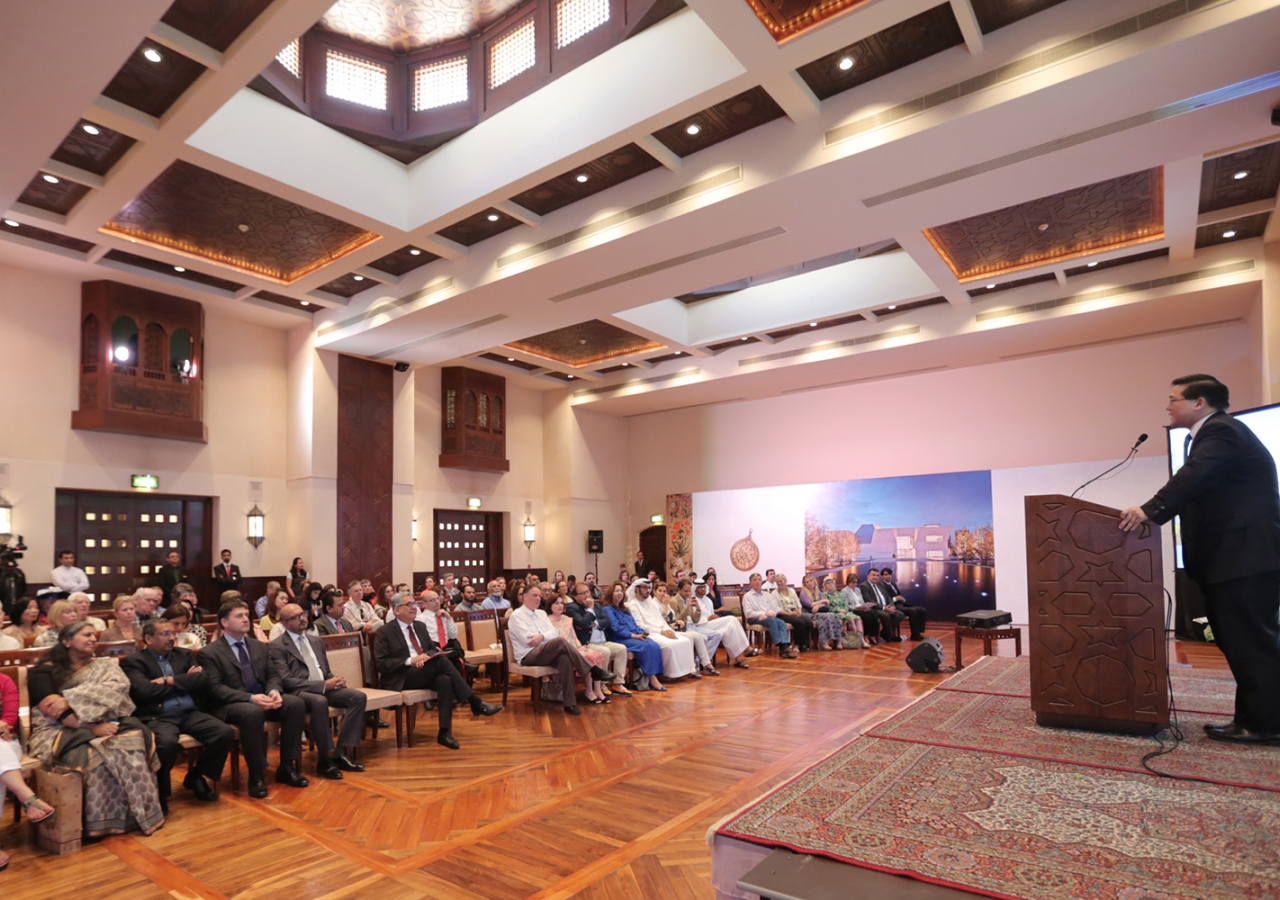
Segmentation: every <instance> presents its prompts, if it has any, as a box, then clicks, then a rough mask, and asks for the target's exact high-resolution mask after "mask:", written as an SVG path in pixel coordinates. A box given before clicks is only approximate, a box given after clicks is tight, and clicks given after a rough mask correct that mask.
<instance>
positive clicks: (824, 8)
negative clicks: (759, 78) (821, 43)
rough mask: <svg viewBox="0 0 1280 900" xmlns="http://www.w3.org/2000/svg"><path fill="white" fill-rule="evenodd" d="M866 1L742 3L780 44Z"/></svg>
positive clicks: (767, 0)
mask: <svg viewBox="0 0 1280 900" xmlns="http://www.w3.org/2000/svg"><path fill="white" fill-rule="evenodd" d="M865 2H866V0H746V3H747V5H748V6H750V7H751V11H752V12H753V13H755V14H756V18H758V19H759V20H760V22H761V23H762V24H763V25H764V27H765V28H767V29H769V34H771V35H773V39H774V40H776V41H781V40H783V39H784V38H789V37H792V36H794V35H797V34H800V33H801V32H802V31H805V30H807V29H809V28H812V27H813V26H814V25H817V24H818V23H820V22H824V21H826V20H827V19H829V18H831V17H832V16H836V15H839V14H840V13H842V12H844V11H845V10H847V9H853V8H854V7H855V6H860V5H861V4H863V3H865Z"/></svg>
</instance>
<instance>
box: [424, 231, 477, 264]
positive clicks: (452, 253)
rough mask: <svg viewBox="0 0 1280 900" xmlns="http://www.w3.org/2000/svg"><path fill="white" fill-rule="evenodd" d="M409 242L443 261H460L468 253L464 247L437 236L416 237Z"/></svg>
mask: <svg viewBox="0 0 1280 900" xmlns="http://www.w3.org/2000/svg"><path fill="white" fill-rule="evenodd" d="M410 240H411V241H412V242H413V243H414V244H416V245H417V246H419V247H421V248H422V249H423V250H429V251H430V252H432V253H434V254H435V255H436V256H442V257H444V258H445V259H462V258H463V257H464V256H466V255H467V253H469V252H470V250H469V249H468V248H467V247H466V246H465V245H463V244H459V243H458V242H456V241H451V240H449V239H448V238H447V237H442V236H440V235H438V234H423V235H418V236H417V237H413V238H411V239H410Z"/></svg>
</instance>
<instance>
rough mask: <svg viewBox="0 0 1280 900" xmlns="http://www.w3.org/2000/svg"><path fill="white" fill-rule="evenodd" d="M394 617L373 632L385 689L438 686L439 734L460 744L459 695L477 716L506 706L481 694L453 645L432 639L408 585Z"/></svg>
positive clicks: (395, 600)
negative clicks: (456, 723) (461, 668)
mask: <svg viewBox="0 0 1280 900" xmlns="http://www.w3.org/2000/svg"><path fill="white" fill-rule="evenodd" d="M391 613H392V615H391V618H389V619H387V622H386V624H385V625H383V626H382V627H381V628H379V629H378V631H377V633H376V634H375V635H374V636H373V658H374V662H375V663H376V664H377V666H378V674H379V675H381V676H382V683H381V684H380V687H381V688H382V689H383V690H384V691H404V690H410V691H412V690H423V689H425V690H430V691H435V692H436V697H437V700H438V703H437V708H438V711H439V714H440V733H439V734H438V735H437V737H436V740H437V742H438V743H440V744H443V745H444V746H446V747H448V748H449V749H450V750H457V749H458V747H459V744H458V741H457V739H456V738H454V736H453V701H454V700H455V699H457V700H463V701H465V702H466V703H468V704H469V705H470V706H471V712H472V714H473V715H477V716H492V715H494V714H495V713H497V712H499V711H501V709H502V707H501V706H498V705H497V704H494V703H486V702H485V701H483V700H481V699H480V698H479V697H478V696H477V695H476V693H475V692H474V691H472V690H471V688H470V687H469V686H468V685H467V681H466V679H465V678H463V677H462V675H461V674H460V673H459V672H458V668H457V666H456V665H455V664H454V661H453V660H452V659H451V658H450V656H449V653H448V651H442V650H441V649H440V648H439V647H438V646H437V645H436V643H435V642H434V641H433V640H431V635H430V633H429V632H428V631H427V627H426V626H425V625H423V624H422V623H421V622H419V621H418V620H417V616H418V608H417V606H416V605H415V604H414V602H413V594H410V593H409V592H407V591H405V592H402V593H399V594H396V595H395V596H394V597H392V598H391Z"/></svg>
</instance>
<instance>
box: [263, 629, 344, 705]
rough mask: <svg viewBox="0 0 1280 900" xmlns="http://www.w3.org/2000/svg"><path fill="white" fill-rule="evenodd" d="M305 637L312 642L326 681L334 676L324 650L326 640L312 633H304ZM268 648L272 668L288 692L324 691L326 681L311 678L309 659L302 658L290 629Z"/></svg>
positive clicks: (312, 692)
mask: <svg viewBox="0 0 1280 900" xmlns="http://www.w3.org/2000/svg"><path fill="white" fill-rule="evenodd" d="M303 638H304V639H305V640H308V641H310V642H311V649H312V651H313V652H314V653H315V655H316V663H317V665H319V666H320V673H321V674H322V675H323V676H324V679H325V681H327V680H328V679H330V678H332V677H333V671H332V670H331V669H330V668H329V657H328V656H327V655H325V652H324V641H322V640H320V639H319V638H314V637H311V635H303ZM267 649H268V650H269V651H270V654H271V668H272V669H274V670H275V674H276V677H277V678H279V679H280V683H281V684H283V685H284V689H285V691H286V692H287V693H290V694H300V693H302V692H303V691H306V692H307V693H310V694H323V693H324V681H312V680H311V673H310V672H308V671H307V661H306V660H305V659H303V658H302V653H301V652H300V651H299V650H298V645H297V643H295V642H294V640H293V635H291V634H289V632H288V631H286V632H285V633H284V634H282V635H280V637H278V638H276V639H275V640H274V641H272V642H271V643H270V644H268V645H267Z"/></svg>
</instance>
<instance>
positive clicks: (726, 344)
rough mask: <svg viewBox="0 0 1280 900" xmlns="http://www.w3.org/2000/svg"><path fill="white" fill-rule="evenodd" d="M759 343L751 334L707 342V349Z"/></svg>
mask: <svg viewBox="0 0 1280 900" xmlns="http://www.w3.org/2000/svg"><path fill="white" fill-rule="evenodd" d="M758 343H760V338H758V337H754V336H750V337H742V338H734V339H733V340H731V341H721V342H720V343H718V344H707V349H708V350H710V351H711V352H712V353H720V352H721V351H723V350H732V349H733V348H734V347H745V346H747V345H748V344H758ZM600 371H601V372H606V371H608V370H607V369H601V370H600Z"/></svg>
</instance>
